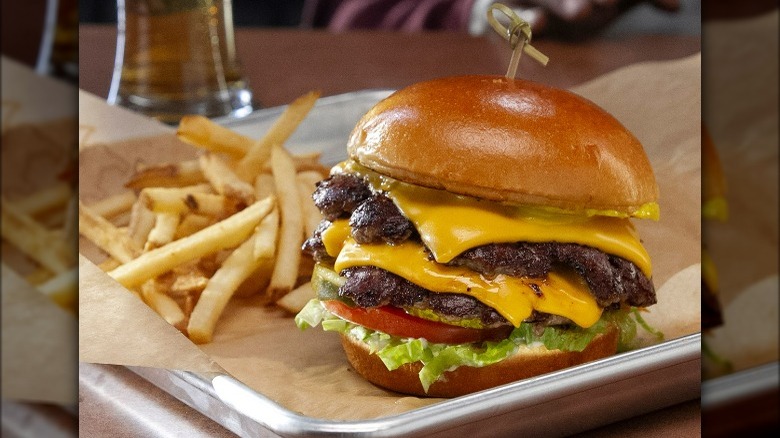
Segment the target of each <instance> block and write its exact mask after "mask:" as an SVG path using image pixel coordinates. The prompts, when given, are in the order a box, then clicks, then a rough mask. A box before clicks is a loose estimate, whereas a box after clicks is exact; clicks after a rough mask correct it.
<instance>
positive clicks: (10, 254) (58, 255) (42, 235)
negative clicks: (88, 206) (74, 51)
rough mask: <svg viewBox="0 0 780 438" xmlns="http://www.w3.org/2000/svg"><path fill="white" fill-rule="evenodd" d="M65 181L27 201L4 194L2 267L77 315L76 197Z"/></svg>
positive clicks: (0, 225)
mask: <svg viewBox="0 0 780 438" xmlns="http://www.w3.org/2000/svg"><path fill="white" fill-rule="evenodd" d="M3 106H4V107H5V106H6V104H5V102H4V105H3ZM16 106H18V105H16ZM3 122H4V123H3V127H2V130H3V131H2V132H3V135H4V134H5V132H6V128H7V127H8V125H7V123H6V119H5V118H4V119H3ZM65 179H67V178H62V179H59V180H57V182H56V183H55V184H53V185H50V186H48V187H44V188H42V189H40V190H37V191H35V192H33V193H30V194H26V195H23V196H14V194H6V193H3V195H2V196H0V216H1V217H0V231H1V232H2V238H3V252H4V257H3V264H4V265H8V267H9V268H10V269H11V270H13V271H14V272H16V273H18V274H20V275H22V276H23V277H25V279H26V280H27V281H28V282H29V283H30V284H32V285H34V286H36V287H37V289H38V290H40V291H41V292H42V293H43V294H45V295H47V296H48V297H50V298H51V299H52V300H53V301H54V302H55V303H57V304H58V305H60V306H61V307H63V308H64V309H67V310H69V311H72V312H74V313H75V312H76V311H77V306H78V267H77V266H76V257H75V249H76V240H77V236H78V234H77V232H76V230H77V225H76V211H75V210H76V196H75V194H74V190H73V187H72V186H71V184H69V183H68V181H65ZM5 256H7V257H5Z"/></svg>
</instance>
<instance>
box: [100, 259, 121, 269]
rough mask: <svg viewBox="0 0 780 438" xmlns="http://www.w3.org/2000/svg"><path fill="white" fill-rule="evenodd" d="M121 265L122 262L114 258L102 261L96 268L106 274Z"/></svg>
mask: <svg viewBox="0 0 780 438" xmlns="http://www.w3.org/2000/svg"><path fill="white" fill-rule="evenodd" d="M121 264H122V262H120V261H119V260H117V259H115V258H111V257H109V258H107V259H105V260H103V261H102V262H101V263H100V264H99V265H98V268H100V270H101V271H103V272H108V271H110V270H112V269H116V268H118V267H119V265H121Z"/></svg>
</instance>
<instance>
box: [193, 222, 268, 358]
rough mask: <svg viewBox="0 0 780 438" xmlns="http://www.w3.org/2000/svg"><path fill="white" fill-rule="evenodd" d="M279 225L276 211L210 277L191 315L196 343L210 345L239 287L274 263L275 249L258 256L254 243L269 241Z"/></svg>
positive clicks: (266, 248)
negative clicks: (261, 268)
mask: <svg viewBox="0 0 780 438" xmlns="http://www.w3.org/2000/svg"><path fill="white" fill-rule="evenodd" d="M278 222H279V219H278V217H277V214H276V209H274V210H273V211H271V212H270V213H269V214H268V215H267V216H266V217H265V218H264V219H263V220H262V221H261V222H260V225H258V226H257V229H256V230H255V232H254V234H253V236H252V237H251V238H249V239H247V240H246V241H245V242H244V243H242V244H241V245H240V246H239V247H238V248H236V249H235V250H234V251H233V252H232V253H231V254H230V256H229V257H228V258H227V259H226V260H225V262H224V263H223V264H222V267H220V268H219V270H217V272H215V273H214V275H213V276H212V277H211V279H210V280H209V282H208V284H207V285H206V288H205V289H204V290H203V292H202V293H201V294H200V298H199V299H198V302H197V304H195V308H194V310H193V311H192V315H190V322H189V324H188V326H187V333H188V334H189V336H190V339H192V341H193V342H195V343H197V344H202V343H207V342H211V338H212V336H213V334H214V327H215V326H216V324H217V320H219V317H220V316H221V315H222V312H223V311H224V310H225V306H227V303H228V301H229V300H230V298H231V297H232V296H233V293H234V292H235V291H236V289H237V288H238V286H239V285H241V283H242V282H243V281H244V280H246V279H247V277H249V276H250V275H251V274H252V273H253V272H255V271H256V270H257V269H258V268H260V266H261V265H262V264H263V263H265V262H266V261H267V260H273V257H274V250H275V247H274V245H265V246H264V248H265V250H266V252H263V253H259V254H258V253H257V252H255V248H256V244H255V241H256V240H257V239H262V240H268V236H267V235H268V234H272V233H273V234H275V230H276V227H277V226H278ZM272 239H273V238H272V237H271V239H270V240H272Z"/></svg>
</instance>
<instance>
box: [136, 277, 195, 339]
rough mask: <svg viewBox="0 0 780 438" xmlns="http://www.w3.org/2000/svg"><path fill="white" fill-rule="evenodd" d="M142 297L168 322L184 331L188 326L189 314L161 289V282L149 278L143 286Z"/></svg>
mask: <svg viewBox="0 0 780 438" xmlns="http://www.w3.org/2000/svg"><path fill="white" fill-rule="evenodd" d="M141 298H142V299H143V300H144V302H145V303H146V305H147V306H149V307H151V308H152V309H153V310H154V311H155V312H157V314H158V315H160V316H161V317H162V318H163V319H164V320H165V321H166V322H168V324H170V325H172V326H174V327H176V328H177V329H179V330H181V331H184V330H185V328H186V327H187V315H185V314H184V312H183V311H182V310H181V307H179V304H178V303H176V300H174V299H173V298H171V297H169V296H168V295H166V294H165V293H164V292H163V291H162V290H160V286H159V284H158V283H157V282H156V281H155V280H154V279H151V280H148V281H146V282H144V284H143V285H142V286H141Z"/></svg>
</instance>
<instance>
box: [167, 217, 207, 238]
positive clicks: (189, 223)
mask: <svg viewBox="0 0 780 438" xmlns="http://www.w3.org/2000/svg"><path fill="white" fill-rule="evenodd" d="M213 223H214V219H213V218H212V217H209V216H205V215H202V214H194V213H192V214H188V215H185V216H184V218H183V219H182V220H181V222H180V223H179V227H178V228H176V234H174V236H173V238H174V240H178V239H181V238H182V237H186V236H189V235H190V234H194V233H196V232H198V231H200V230H202V229H204V228H206V227H208V226H209V225H211V224H213Z"/></svg>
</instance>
